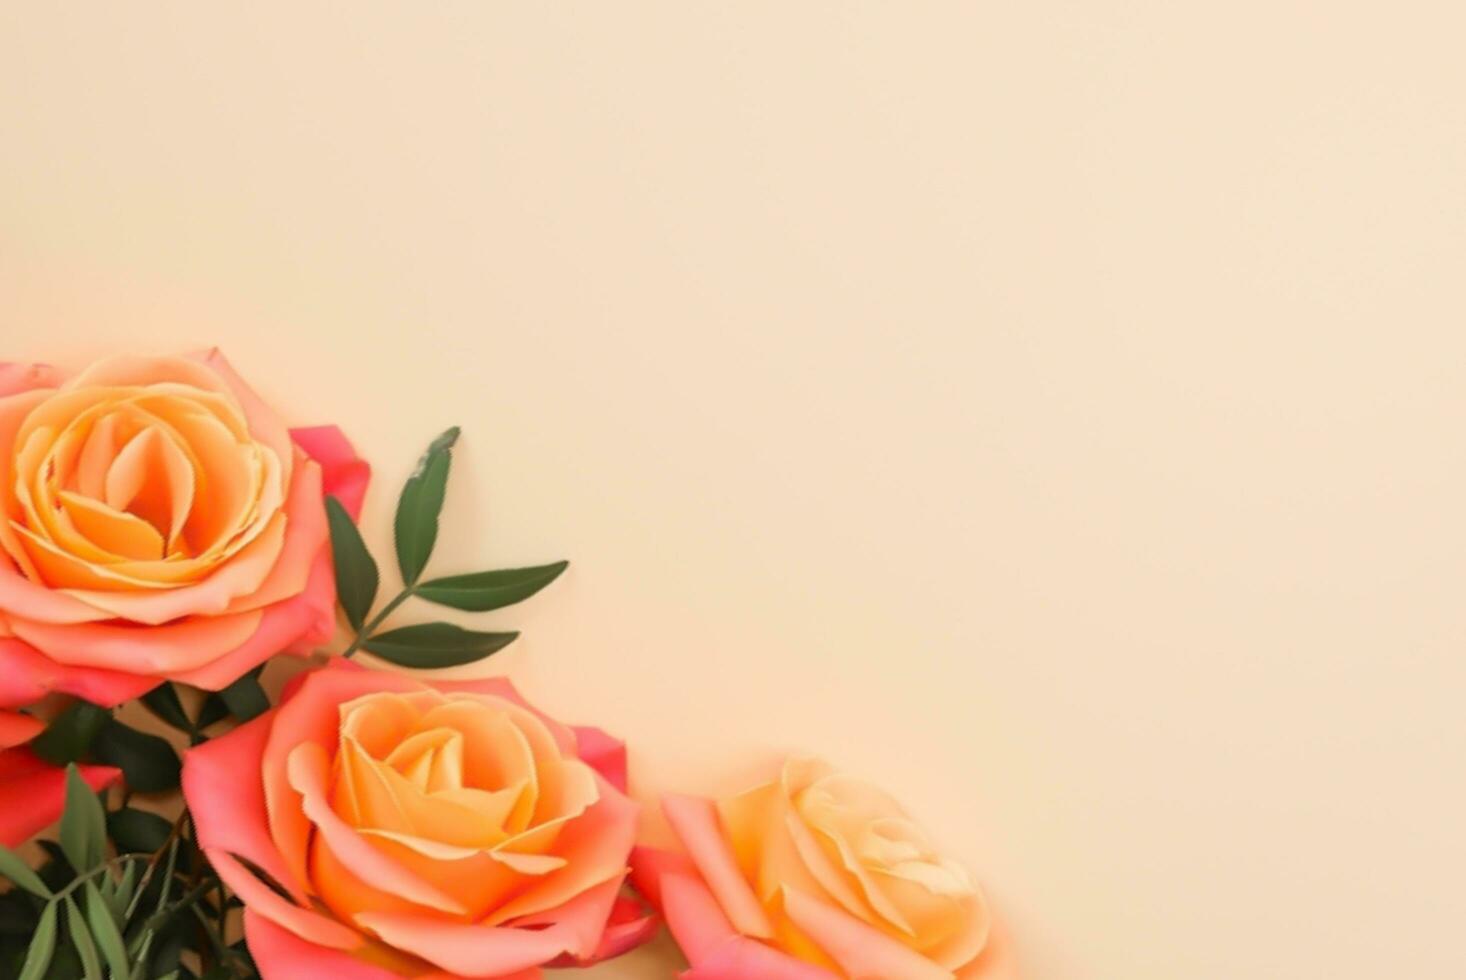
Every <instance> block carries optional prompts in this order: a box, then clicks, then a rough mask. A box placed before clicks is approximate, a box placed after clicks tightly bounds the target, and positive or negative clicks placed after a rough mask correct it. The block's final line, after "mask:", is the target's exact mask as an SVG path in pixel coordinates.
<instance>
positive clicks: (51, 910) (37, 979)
mask: <svg viewBox="0 0 1466 980" xmlns="http://www.w3.org/2000/svg"><path fill="white" fill-rule="evenodd" d="M55 952H56V903H55V902H47V903H46V908H45V910H44V911H42V912H41V921H40V923H39V924H38V925H37V926H36V934H35V935H34V936H32V937H31V948H30V951H29V952H28V953H26V956H25V966H23V967H21V969H20V976H19V977H17V978H16V980H41V977H44V976H45V975H46V970H48V969H49V968H50V966H51V956H52V955H53V954H54V953H55Z"/></svg>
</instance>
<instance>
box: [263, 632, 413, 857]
mask: <svg viewBox="0 0 1466 980" xmlns="http://www.w3.org/2000/svg"><path fill="white" fill-rule="evenodd" d="M420 688H421V685H420V684H418V683H417V682H416V681H413V680H410V679H409V678H407V677H404V676H402V675H400V674H388V673H384V672H380V671H372V670H366V669H364V668H362V667H361V666H359V665H357V664H353V663H351V662H350V661H342V660H333V661H331V663H329V664H328V665H327V666H326V667H324V668H322V669H320V670H313V671H310V672H308V673H305V674H301V675H299V676H298V677H297V678H296V679H294V680H293V681H292V683H291V684H288V685H287V686H286V688H285V691H284V692H283V694H282V696H281V699H280V704H279V706H278V708H277V710H276V713H275V723H274V725H273V726H272V727H271V730H270V738H269V741H268V743H267V744H266V746H265V754H264V758H263V760H262V763H261V771H262V773H263V776H264V782H265V806H266V809H267V810H268V812H269V815H270V836H271V838H272V839H273V840H274V841H275V844H276V845H277V846H278V847H279V848H280V853H281V854H282V855H283V856H284V858H285V862H286V864H287V865H288V866H289V867H290V869H291V873H292V874H294V875H296V877H297V878H298V879H299V880H300V881H308V880H309V877H310V876H309V873H308V868H307V843H308V841H309V839H310V821H309V820H307V819H306V817H305V814H304V812H303V811H302V810H301V797H300V794H299V793H297V792H296V791H295V790H294V789H292V788H291V787H290V782H289V779H288V778H287V775H288V774H287V771H286V760H287V758H288V757H289V755H290V753H291V751H292V750H294V748H295V747H296V746H298V745H300V744H302V743H305V742H314V743H315V744H317V745H319V746H321V748H322V749H323V750H324V751H326V752H328V753H334V752H335V751H336V745H337V732H338V725H339V724H340V710H339V709H340V707H341V705H343V704H345V703H346V702H347V701H351V700H353V699H354V698H358V697H361V696H362V695H364V694H369V693H372V692H374V691H393V690H395V691H411V690H418V689H420Z"/></svg>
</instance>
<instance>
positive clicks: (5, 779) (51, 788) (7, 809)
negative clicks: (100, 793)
mask: <svg viewBox="0 0 1466 980" xmlns="http://www.w3.org/2000/svg"><path fill="white" fill-rule="evenodd" d="M79 768H80V770H81V775H82V778H83V779H85V780H86V783H87V785H88V786H90V787H91V788H92V789H94V790H97V789H101V788H102V787H104V786H107V785H109V784H110V783H111V782H112V781H113V780H114V779H116V778H117V777H118V776H120V775H121V774H122V770H120V769H113V768H112V767H111V766H81V767H79ZM65 806H66V770H65V769H62V768H60V767H58V766H53V765H50V764H49V763H46V762H43V761H41V760H40V759H39V758H37V757H36V756H35V754H34V753H32V752H31V750H30V749H6V750H5V751H3V752H0V844H3V845H4V846H6V847H15V846H16V845H18V844H23V843H25V842H26V841H27V840H29V839H30V838H31V837H33V836H34V835H35V834H37V833H39V832H40V831H42V830H45V829H46V828H47V827H49V826H50V825H51V824H53V823H55V822H56V821H57V820H59V819H60V818H61V811H62V810H63V809H64V808H65Z"/></svg>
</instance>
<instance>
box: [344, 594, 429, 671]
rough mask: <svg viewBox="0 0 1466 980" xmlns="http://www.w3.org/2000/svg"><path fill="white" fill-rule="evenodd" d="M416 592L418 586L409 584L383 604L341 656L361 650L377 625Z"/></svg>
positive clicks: (347, 655)
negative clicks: (395, 596) (380, 609)
mask: <svg viewBox="0 0 1466 980" xmlns="http://www.w3.org/2000/svg"><path fill="white" fill-rule="evenodd" d="M416 594H417V587H416V586H414V585H409V586H408V587H407V588H405V589H403V590H402V591H401V592H399V593H398V594H397V598H395V599H393V600H392V601H391V602H389V603H387V604H386V605H385V606H383V607H382V611H381V612H379V613H377V614H376V615H375V616H373V617H372V618H371V619H369V620H368V621H367V624H366V625H365V626H363V627H362V628H361V632H360V633H358V634H356V639H354V640H352V641H351V646H349V647H347V648H346V649H345V650H344V651H343V652H342V654H341V656H343V657H349V656H351V655H352V654H353V653H356V651H358V650H360V649H361V645H362V644H363V643H365V642H366V641H367V640H370V639H371V638H372V636H373V635H374V634H375V633H376V632H377V627H379V626H381V625H382V624H383V623H384V622H386V620H387V617H388V616H390V615H392V614H393V613H394V612H396V611H397V607H398V606H400V605H402V604H403V603H404V602H406V601H407V600H408V599H411V598H412V597H413V596H414V595H416Z"/></svg>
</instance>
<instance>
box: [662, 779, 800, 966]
mask: <svg viewBox="0 0 1466 980" xmlns="http://www.w3.org/2000/svg"><path fill="white" fill-rule="evenodd" d="M662 810H663V812H665V813H666V814H667V821H668V822H669V823H670V824H671V825H672V829H673V830H674V831H675V832H676V834H677V836H678V837H679V838H681V840H682V846H683V847H685V848H687V853H688V855H689V856H690V857H691V858H692V863H693V864H695V865H697V870H698V871H699V872H701V873H702V879H703V881H704V882H706V884H707V886H708V889H709V890H711V891H712V893H713V895H714V896H716V897H717V899H718V905H719V906H720V907H721V908H722V910H723V913H724V914H725V915H727V916H728V919H729V921H731V922H732V923H733V927H734V928H735V929H737V930H738V931H739V932H740V933H742V934H743V935H745V936H753V937H755V938H758V939H770V938H772V937H773V935H774V927H773V924H772V923H770V922H769V917H768V914H767V913H765V912H764V908H763V906H762V905H760V904H759V901H758V896H756V895H754V893H753V889H752V888H750V887H749V885H748V881H747V880H746V879H745V878H744V877H743V872H742V870H741V869H740V868H739V867H738V859H737V858H736V857H735V856H734V854H733V848H732V847H730V846H729V844H728V835H727V834H726V833H725V832H724V830H723V826H722V823H721V822H720V821H719V819H718V810H717V808H716V807H715V806H713V803H712V801H711V800H704V799H700V798H698V797H695V796H667V797H665V798H664V799H663V800H662Z"/></svg>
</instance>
